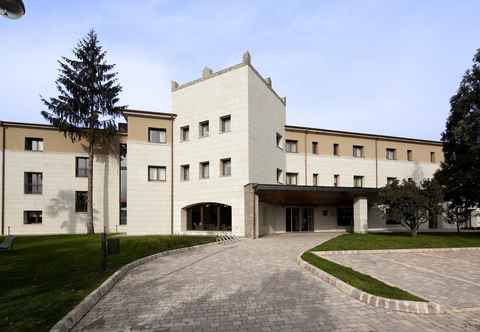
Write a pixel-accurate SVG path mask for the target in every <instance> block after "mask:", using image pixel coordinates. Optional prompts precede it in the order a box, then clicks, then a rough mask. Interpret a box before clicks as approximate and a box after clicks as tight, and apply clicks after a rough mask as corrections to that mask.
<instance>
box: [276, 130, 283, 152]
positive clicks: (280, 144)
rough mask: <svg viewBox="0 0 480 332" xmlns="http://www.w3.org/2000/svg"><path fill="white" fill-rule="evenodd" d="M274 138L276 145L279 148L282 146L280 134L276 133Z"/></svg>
mask: <svg viewBox="0 0 480 332" xmlns="http://www.w3.org/2000/svg"><path fill="white" fill-rule="evenodd" d="M275 138H276V143H277V147H279V148H280V149H281V148H282V135H280V134H279V133H277V135H276V136H275Z"/></svg>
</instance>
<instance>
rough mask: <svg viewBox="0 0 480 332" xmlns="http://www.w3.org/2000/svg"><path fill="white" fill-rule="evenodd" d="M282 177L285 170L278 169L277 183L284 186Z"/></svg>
mask: <svg viewBox="0 0 480 332" xmlns="http://www.w3.org/2000/svg"><path fill="white" fill-rule="evenodd" d="M282 177H283V170H282V169H281V168H277V183H279V184H283V181H282Z"/></svg>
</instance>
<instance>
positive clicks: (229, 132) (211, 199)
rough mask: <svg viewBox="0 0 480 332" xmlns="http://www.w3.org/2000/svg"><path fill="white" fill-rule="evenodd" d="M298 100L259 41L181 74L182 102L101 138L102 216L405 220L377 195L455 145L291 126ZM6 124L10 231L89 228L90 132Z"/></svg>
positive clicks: (135, 230)
mask: <svg viewBox="0 0 480 332" xmlns="http://www.w3.org/2000/svg"><path fill="white" fill-rule="evenodd" d="M285 112H286V98H284V97H280V96H279V95H278V94H277V92H276V91H275V90H274V89H273V87H272V80H271V79H270V78H264V77H262V76H261V75H260V74H259V73H258V72H257V71H256V70H255V68H254V67H253V66H252V64H251V60H250V54H249V53H248V52H247V53H245V54H244V55H243V58H242V62H241V63H239V64H237V65H234V66H232V67H229V68H226V69H223V70H220V71H218V72H213V71H212V70H211V69H209V68H205V69H204V70H203V72H202V77H201V78H199V79H197V80H194V81H191V82H188V83H185V84H181V85H179V84H178V83H177V82H174V81H173V82H172V112H171V113H155V112H146V111H138V110H128V111H126V112H125V113H124V116H125V119H126V121H127V124H122V125H121V126H120V131H119V133H118V135H117V137H116V140H115V142H114V143H113V144H112V146H110V147H104V148H103V149H102V150H101V151H98V152H97V158H96V159H95V160H94V215H95V229H96V230H99V229H103V227H104V225H105V227H106V228H108V230H109V231H111V232H126V233H128V234H171V233H176V234H180V233H181V234H186V233H191V234H209V233H212V232H213V233H218V232H232V233H233V234H235V235H238V236H250V237H256V236H261V235H264V234H268V233H276V232H290V231H323V230H331V229H349V228H351V227H352V226H353V229H354V231H358V232H363V231H365V230H367V229H378V228H388V227H398V225H389V223H388V221H385V220H384V218H383V216H382V214H381V213H379V210H378V209H377V208H376V207H375V205H374V204H372V202H371V201H372V199H373V198H374V197H375V195H376V193H377V191H378V188H380V187H382V186H384V185H385V184H386V183H387V182H388V181H392V180H393V179H395V178H396V179H407V178H411V179H413V180H415V181H421V180H422V179H424V178H429V177H431V176H432V175H433V173H434V172H435V170H437V169H438V167H439V165H440V162H441V161H442V159H443V155H442V146H441V144H440V142H437V141H427V140H419V139H410V138H401V137H390V136H383V135H371V134H361V133H352V132H342V131H335V130H324V129H316V128H308V127H297V126H288V125H286V124H285ZM0 129H1V131H2V135H1V137H0V146H1V147H2V153H1V156H0V157H1V163H2V176H1V181H2V182H1V185H2V197H1V199H2V206H1V215H2V234H48V233H84V232H85V231H86V219H87V213H86V197H87V196H86V195H87V161H88V158H87V157H88V155H87V153H86V151H85V148H84V144H83V142H76V143H72V142H71V141H70V140H69V139H67V138H65V137H64V135H63V134H62V133H60V132H58V131H57V130H56V129H55V128H53V127H51V126H48V125H42V124H25V123H14V122H2V123H1V128H0ZM444 226H445V225H443V224H442V222H439V224H437V225H434V224H431V225H427V227H431V228H436V227H444Z"/></svg>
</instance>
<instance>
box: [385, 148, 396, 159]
mask: <svg viewBox="0 0 480 332" xmlns="http://www.w3.org/2000/svg"><path fill="white" fill-rule="evenodd" d="M386 158H387V160H396V159H397V150H395V149H387V150H386Z"/></svg>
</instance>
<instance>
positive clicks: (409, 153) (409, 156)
mask: <svg viewBox="0 0 480 332" xmlns="http://www.w3.org/2000/svg"><path fill="white" fill-rule="evenodd" d="M407 160H408V161H413V150H410V149H409V150H407Z"/></svg>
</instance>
